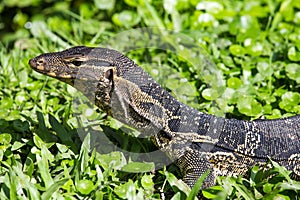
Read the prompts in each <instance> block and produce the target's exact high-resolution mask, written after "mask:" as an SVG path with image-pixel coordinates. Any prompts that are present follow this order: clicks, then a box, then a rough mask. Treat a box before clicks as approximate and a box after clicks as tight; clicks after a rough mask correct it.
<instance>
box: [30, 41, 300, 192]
mask: <svg viewBox="0 0 300 200" xmlns="http://www.w3.org/2000/svg"><path fill="white" fill-rule="evenodd" d="M29 64H30V66H31V67H32V68H33V69H34V70H36V71H38V72H40V73H42V74H45V75H48V76H50V77H54V78H56V79H58V80H61V81H64V82H66V83H68V84H70V85H72V86H73V87H75V88H77V89H78V90H80V91H81V92H82V93H83V94H85V95H86V96H87V97H88V98H89V99H90V100H91V101H93V102H94V103H95V105H96V106H98V107H100V108H101V109H102V110H103V111H105V112H106V113H107V114H108V115H111V116H113V117H114V118H116V119H118V120H119V121H121V122H123V123H125V124H128V125H130V126H132V127H134V128H136V129H137V130H139V131H141V132H142V133H145V134H148V135H149V136H151V137H152V139H153V142H154V143H155V144H156V145H157V146H158V147H159V148H160V149H161V150H163V151H165V152H166V154H167V155H168V156H169V157H170V158H171V159H173V160H174V161H176V163H177V165H178V166H179V167H180V169H181V171H182V172H183V174H184V181H185V182H186V183H187V184H188V185H190V186H193V185H194V183H195V181H196V180H197V178H198V177H199V176H200V175H201V174H203V172H205V171H206V170H207V169H211V172H210V174H209V176H208V177H207V179H206V180H205V183H204V187H208V186H211V185H214V184H215V180H216V177H217V176H220V175H238V174H245V173H246V172H247V170H248V168H249V167H251V166H253V165H255V164H259V165H264V164H265V163H266V162H268V160H269V158H271V159H272V160H274V161H277V162H278V163H279V164H281V165H284V166H285V167H286V168H287V169H289V170H291V171H292V172H293V174H292V177H294V178H297V179H299V177H300V140H299V139H300V123H299V122H300V116H299V115H298V116H295V117H290V118H284V119H277V120H258V121H242V120H235V119H225V118H219V117H216V116H213V115H208V114H205V113H202V112H199V111H198V110H195V109H193V108H190V107H188V106H186V105H184V104H182V103H180V102H179V101H177V100H176V99H175V98H174V97H172V96H171V95H170V94H169V93H168V92H167V91H165V90H164V89H163V88H162V87H161V86H160V85H159V84H157V83H156V82H155V81H154V80H153V79H152V78H151V77H150V76H149V75H148V74H147V73H146V72H145V71H143V69H142V68H140V67H139V66H137V65H136V64H135V63H134V62H133V61H131V60H130V59H129V58H127V57H125V56H124V55H122V54H121V53H119V52H117V51H114V50H110V49H105V48H90V47H84V46H79V47H73V48H70V49H67V50H65V51H62V52H56V53H47V54H42V55H40V56H37V57H36V58H34V59H31V60H30V61H29Z"/></svg>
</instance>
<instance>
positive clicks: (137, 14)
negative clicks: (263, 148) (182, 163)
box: [0, 0, 300, 199]
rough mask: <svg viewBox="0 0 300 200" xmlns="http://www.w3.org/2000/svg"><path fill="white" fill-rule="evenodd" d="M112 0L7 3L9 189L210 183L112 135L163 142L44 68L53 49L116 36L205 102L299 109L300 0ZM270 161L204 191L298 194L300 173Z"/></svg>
mask: <svg viewBox="0 0 300 200" xmlns="http://www.w3.org/2000/svg"><path fill="white" fill-rule="evenodd" d="M111 2H114V1H105V0H95V1H94V2H91V3H81V1H66V2H48V4H47V5H45V4H43V3H42V2H39V1H35V0H28V1H24V3H23V4H21V3H20V2H17V1H16V2H15V1H3V2H2V3H1V4H0V13H1V17H2V21H1V22H0V37H1V51H0V85H1V87H0V157H1V161H0V198H1V199H40V198H41V199H50V198H54V199H58V198H64V199H161V198H165V199H186V198H190V199H192V198H193V196H194V195H195V193H196V190H197V187H199V185H200V184H201V180H200V179H199V185H197V187H196V188H194V189H192V190H191V189H189V188H188V187H187V186H186V185H185V184H184V183H183V182H182V181H181V179H180V178H181V175H180V173H179V171H178V168H177V167H176V166H174V165H170V166H168V167H163V168H161V169H159V170H156V171H154V170H153V169H154V166H153V163H151V162H138V161H136V160H138V157H136V155H135V154H133V153H132V154H129V155H127V154H124V153H123V151H122V152H121V151H119V149H118V148H116V147H115V146H114V145H111V146H109V148H108V147H107V146H106V145H104V144H106V143H107V145H108V144H109V143H110V141H112V142H113V143H114V144H117V145H118V147H120V148H121V149H126V150H127V151H130V152H147V151H149V150H150V151H152V150H155V147H154V146H153V145H152V144H151V143H150V142H149V141H148V140H147V139H141V138H136V137H135V136H136V135H137V133H136V131H134V130H132V129H130V128H129V127H126V126H124V125H122V124H120V123H118V122H117V121H115V120H113V119H111V118H108V119H107V118H106V117H105V115H104V114H103V113H102V112H101V111H100V110H99V109H97V108H95V107H94V106H93V105H91V104H89V103H88V102H87V100H86V99H85V98H83V97H82V95H81V94H80V93H78V92H77V91H76V90H74V89H72V88H71V87H70V86H67V85H66V84H64V83H61V82H59V81H57V80H54V79H52V78H49V77H46V76H43V75H40V74H38V73H36V72H33V71H32V70H31V69H30V67H29V65H28V60H29V59H30V58H33V57H35V56H37V55H39V54H41V53H43V52H50V51H58V50H62V49H65V48H67V47H69V46H74V45H88V46H105V47H106V46H110V47H113V48H116V49H118V50H121V51H122V52H123V53H125V54H126V55H127V56H128V57H130V58H131V59H133V60H134V61H135V62H137V63H138V64H139V65H141V66H142V67H143V68H144V69H145V70H146V71H147V72H148V73H150V74H151V75H152V76H153V77H154V79H155V80H156V81H158V82H159V83H160V84H161V85H162V86H163V87H164V88H166V89H167V90H169V91H170V92H171V93H172V94H173V95H174V96H175V97H176V98H178V99H179V100H180V101H182V102H184V103H186V104H188V105H190V106H192V107H194V108H196V109H199V110H200V111H203V112H207V113H211V114H215V115H218V116H226V117H234V118H239V119H259V118H268V119H272V118H282V117H286V116H291V115H296V114H300V105H299V104H300V93H299V83H300V65H299V64H298V63H299V61H300V53H299V49H300V40H299V38H298V35H299V33H300V26H299V25H300V14H299V13H300V11H299V10H300V4H299V3H298V1H296V0H285V1H279V0H278V1H275V0H265V1H255V0H250V1H229V0H227V1H210V3H209V2H206V3H205V2H202V3H198V1H193V0H191V1H185V0H178V1H177V4H176V5H174V6H173V7H172V6H170V3H167V1H146V0H140V1H137V0H126V1H124V2H118V3H111ZM213 2H214V3H213ZM210 6H212V7H213V9H211V10H209V9H205V8H208V7H210ZM196 8H198V9H196ZM37 11H39V12H37ZM41 11H43V13H46V14H45V15H44V14H43V15H41ZM204 19H208V20H206V21H203V20H204ZM26 22H30V23H27V24H26ZM9 24H12V25H11V26H9ZM25 24H26V27H27V26H29V27H31V28H30V29H26V28H24V25H25ZM140 27H158V28H159V29H148V30H147V31H148V32H143V31H140V30H139V29H135V28H140ZM132 29H135V30H134V33H135V34H131V33H132V32H130V31H132ZM128 30H129V32H124V31H128ZM167 30H168V31H167ZM149 31H152V34H151V39H152V40H150V37H149V34H148V33H149ZM172 31H175V32H172ZM177 32H180V34H179V33H177ZM132 41H135V42H132ZM153 41H155V42H154V43H153ZM143 47H147V48H143ZM213 63H215V64H213ZM83 133H85V135H87V136H85V135H84V134H83ZM86 133H89V134H86ZM95 137H96V138H97V137H99V138H100V139H103V140H101V141H103V143H101V144H100V145H99V144H97V143H94V141H98V140H96V139H94V138H95ZM90 138H92V139H90ZM99 138H97V139H99ZM105 138H109V139H110V140H109V141H106V140H104V139H105ZM105 142H106V143H105ZM95 147H97V150H96V149H95ZM271 164H272V166H273V167H271V168H270V169H269V168H268V169H258V168H257V167H253V168H252V169H250V170H249V176H248V177H237V178H233V177H220V178H219V179H218V185H217V186H214V187H212V188H210V189H207V190H205V191H204V192H203V195H204V196H205V197H207V198H216V199H226V198H229V199H299V196H300V194H299V191H300V183H299V182H297V181H294V180H292V179H290V178H289V176H288V175H289V173H290V172H289V171H287V170H285V169H284V168H283V167H281V166H278V165H277V164H276V163H271ZM133 172H134V173H133Z"/></svg>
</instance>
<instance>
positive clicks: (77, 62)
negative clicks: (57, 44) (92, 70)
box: [71, 60, 82, 67]
mask: <svg viewBox="0 0 300 200" xmlns="http://www.w3.org/2000/svg"><path fill="white" fill-rule="evenodd" d="M71 63H72V64H73V65H75V66H77V67H78V66H80V65H81V64H82V61H78V60H74V61H72V62H71Z"/></svg>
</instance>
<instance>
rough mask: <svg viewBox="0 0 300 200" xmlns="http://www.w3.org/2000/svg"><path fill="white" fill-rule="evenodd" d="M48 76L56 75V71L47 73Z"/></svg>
mask: <svg viewBox="0 0 300 200" xmlns="http://www.w3.org/2000/svg"><path fill="white" fill-rule="evenodd" d="M47 75H48V76H52V77H56V74H55V73H54V72H49V73H47Z"/></svg>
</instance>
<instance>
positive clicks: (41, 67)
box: [36, 65, 44, 71]
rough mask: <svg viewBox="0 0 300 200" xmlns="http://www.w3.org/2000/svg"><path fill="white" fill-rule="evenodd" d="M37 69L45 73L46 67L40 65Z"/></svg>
mask: <svg viewBox="0 0 300 200" xmlns="http://www.w3.org/2000/svg"><path fill="white" fill-rule="evenodd" d="M36 68H37V69H38V70H41V71H44V66H42V65H39V66H37V67H36Z"/></svg>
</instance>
